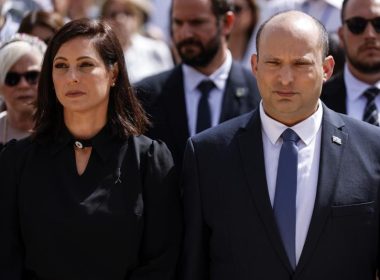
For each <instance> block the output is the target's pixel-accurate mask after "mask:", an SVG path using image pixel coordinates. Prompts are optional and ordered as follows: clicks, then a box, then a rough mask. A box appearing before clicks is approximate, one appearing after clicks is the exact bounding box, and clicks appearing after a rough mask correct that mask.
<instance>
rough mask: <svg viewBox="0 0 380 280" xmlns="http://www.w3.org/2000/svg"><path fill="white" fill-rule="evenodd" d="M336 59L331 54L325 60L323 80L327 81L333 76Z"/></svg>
mask: <svg viewBox="0 0 380 280" xmlns="http://www.w3.org/2000/svg"><path fill="white" fill-rule="evenodd" d="M334 65H335V61H334V58H333V57H332V56H331V55H329V56H327V57H326V58H325V60H324V62H323V81H324V82H326V81H327V80H328V79H330V77H331V76H332V74H333V72H334Z"/></svg>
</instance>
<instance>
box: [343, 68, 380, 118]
mask: <svg viewBox="0 0 380 280" xmlns="http://www.w3.org/2000/svg"><path fill="white" fill-rule="evenodd" d="M344 84H345V86H346V93H347V98H346V108H347V112H346V113H347V115H349V116H350V117H353V118H355V119H358V120H363V114H364V109H365V105H366V104H367V98H366V97H365V96H364V95H363V93H364V91H365V90H366V89H368V88H369V87H377V88H380V81H378V82H377V83H376V84H375V85H369V84H366V83H364V82H362V81H359V80H358V79H357V78H355V77H354V76H353V75H352V74H351V72H350V70H349V69H348V66H347V64H345V65H344ZM375 103H376V106H377V109H378V110H379V113H380V96H379V95H378V96H377V97H376V99H375ZM379 117H380V115H379Z"/></svg>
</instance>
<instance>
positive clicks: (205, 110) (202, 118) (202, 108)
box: [196, 80, 215, 133]
mask: <svg viewBox="0 0 380 280" xmlns="http://www.w3.org/2000/svg"><path fill="white" fill-rule="evenodd" d="M214 87H215V84H214V82H213V81H211V80H203V81H202V82H200V83H199V85H198V87H197V88H198V90H199V91H200V92H201V98H200V99H199V103H198V113H197V114H198V116H197V128H196V133H199V132H201V131H203V130H205V129H207V128H209V127H211V110H210V104H209V103H208V97H209V95H210V91H211V90H212V89H213V88H214Z"/></svg>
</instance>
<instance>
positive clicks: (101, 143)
mask: <svg viewBox="0 0 380 280" xmlns="http://www.w3.org/2000/svg"><path fill="white" fill-rule="evenodd" d="M121 141H122V140H121V139H120V138H119V137H117V136H116V135H115V134H114V133H113V132H112V128H111V126H110V125H109V124H106V125H105V126H104V127H103V128H102V129H101V130H100V131H99V132H98V133H97V134H96V135H95V136H94V137H92V138H91V139H85V140H84V139H76V138H74V137H73V135H72V134H71V133H70V132H69V130H68V129H67V127H66V126H64V127H63V129H62V130H61V131H60V133H59V134H58V137H57V138H56V140H55V141H53V143H52V147H51V153H52V154H56V153H57V152H59V151H60V150H62V149H63V148H65V147H68V146H69V147H72V148H74V146H77V145H76V144H75V142H80V143H81V144H82V145H83V146H84V147H90V146H91V147H92V148H93V150H95V151H96V152H97V153H98V154H99V156H100V157H101V158H102V160H104V161H105V160H106V159H107V158H108V156H109V155H110V153H111V152H112V150H113V149H114V147H116V146H119V145H117V143H118V142H119V143H120V142H121ZM78 145H79V144H78ZM77 147H78V146H77ZM78 148H79V147H78Z"/></svg>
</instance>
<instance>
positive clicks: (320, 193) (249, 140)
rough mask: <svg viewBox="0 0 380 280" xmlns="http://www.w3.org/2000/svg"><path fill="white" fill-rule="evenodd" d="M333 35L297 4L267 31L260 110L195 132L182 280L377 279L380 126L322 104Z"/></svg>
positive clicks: (261, 48)
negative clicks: (298, 8) (323, 85)
mask: <svg viewBox="0 0 380 280" xmlns="http://www.w3.org/2000/svg"><path fill="white" fill-rule="evenodd" d="M327 41H328V40H327V33H326V30H325V29H324V27H323V26H322V25H321V24H320V23H319V22H318V21H316V20H315V19H314V18H312V17H310V16H308V15H306V14H304V13H302V12H296V11H290V12H285V13H281V14H278V15H275V16H274V17H272V18H271V19H269V21H267V22H266V23H264V25H263V26H262V27H261V28H260V30H259V32H258V37H257V52H258V54H257V55H254V56H253V57H252V69H253V72H254V74H255V75H256V78H257V83H258V87H259V90H260V94H261V97H262V102H261V103H260V107H259V109H258V110H255V111H253V112H251V113H248V114H245V115H243V116H240V117H237V118H235V119H233V120H230V121H228V122H225V123H223V124H221V125H219V126H218V127H215V128H212V129H210V130H208V131H205V132H203V133H200V134H198V135H195V136H194V137H191V138H190V139H189V141H188V144H187V147H186V152H185V158H184V168H183V177H182V182H183V187H184V215H185V216H184V217H185V236H184V248H183V259H182V273H181V274H182V279H185V280H193V279H197V280H208V279H210V280H227V279H228V280H230V279H239V280H256V279H260V280H261V279H268V280H289V279H298V280H321V279H323V280H338V279H344V280H358V279H360V280H375V277H376V276H375V273H376V270H377V268H378V259H379V258H378V255H379V244H378V239H379V185H380V156H379V155H380V141H379V139H380V129H378V128H377V127H375V126H372V125H369V124H367V123H364V122H361V121H358V120H354V119H352V118H349V117H347V116H345V115H341V114H338V113H335V112H334V111H332V110H330V109H328V108H327V107H326V106H325V105H323V104H322V102H321V101H320V100H319V96H320V93H321V89H322V83H323V82H324V81H325V80H327V79H328V78H329V77H330V76H331V74H332V71H333V66H334V60H333V58H332V57H331V56H326V53H327V48H328V47H327V43H328V42H327Z"/></svg>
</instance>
